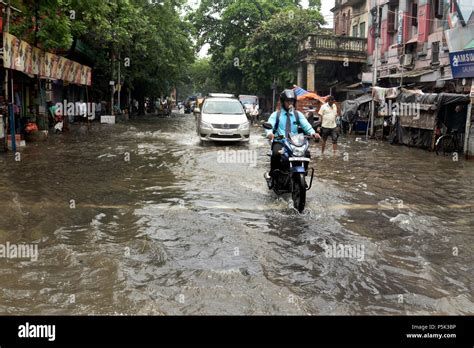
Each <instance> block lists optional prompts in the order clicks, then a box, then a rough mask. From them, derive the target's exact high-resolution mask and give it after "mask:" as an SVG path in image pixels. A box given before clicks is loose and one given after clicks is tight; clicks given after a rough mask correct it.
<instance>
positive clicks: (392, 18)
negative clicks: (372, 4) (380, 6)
mask: <svg viewBox="0 0 474 348" xmlns="http://www.w3.org/2000/svg"><path fill="white" fill-rule="evenodd" d="M387 19H388V28H387V32H389V33H390V34H393V33H395V32H396V31H397V15H396V11H395V8H393V7H389V8H388V14H387Z"/></svg>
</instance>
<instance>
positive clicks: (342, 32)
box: [341, 13, 347, 35]
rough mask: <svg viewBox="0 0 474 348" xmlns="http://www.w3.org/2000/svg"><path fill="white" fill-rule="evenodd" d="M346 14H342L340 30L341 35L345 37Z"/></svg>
mask: <svg viewBox="0 0 474 348" xmlns="http://www.w3.org/2000/svg"><path fill="white" fill-rule="evenodd" d="M346 20H347V19H346V14H345V13H343V14H342V28H341V35H346Z"/></svg>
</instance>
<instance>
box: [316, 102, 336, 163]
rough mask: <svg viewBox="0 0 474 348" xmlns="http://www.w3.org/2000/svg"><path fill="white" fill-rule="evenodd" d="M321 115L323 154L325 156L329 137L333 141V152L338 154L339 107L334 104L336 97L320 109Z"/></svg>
mask: <svg viewBox="0 0 474 348" xmlns="http://www.w3.org/2000/svg"><path fill="white" fill-rule="evenodd" d="M319 115H320V116H321V137H322V138H323V141H322V144H321V153H322V154H324V149H325V148H326V141H327V140H328V137H329V136H331V140H332V152H333V154H336V150H337V137H338V134H337V131H336V128H337V124H336V117H337V106H336V104H334V97H333V96H332V95H331V96H329V99H328V101H327V103H325V104H323V105H322V106H321V108H320V109H319Z"/></svg>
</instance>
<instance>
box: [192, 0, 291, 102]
mask: <svg viewBox="0 0 474 348" xmlns="http://www.w3.org/2000/svg"><path fill="white" fill-rule="evenodd" d="M298 9H300V5H299V1H295V0H202V1H201V4H200V6H199V8H198V9H197V10H196V11H195V12H193V13H192V14H191V15H190V16H189V19H190V21H191V23H193V25H194V29H195V35H196V37H197V47H201V46H202V45H204V44H206V43H207V44H209V45H210V48H209V54H211V56H212V58H211V61H212V65H213V66H215V70H216V71H217V75H218V76H219V79H220V81H221V87H222V89H223V90H225V91H228V92H232V93H236V94H238V93H240V92H243V91H245V90H246V86H244V85H243V78H244V74H243V72H242V69H241V68H242V67H241V62H242V60H243V57H244V54H245V52H244V49H245V47H246V46H247V42H248V40H249V39H250V37H251V36H252V33H253V32H254V31H255V30H257V29H258V28H259V27H260V26H261V25H262V23H265V22H266V21H268V20H269V19H270V18H272V16H274V15H276V14H277V13H279V12H281V11H285V10H294V11H296V10H298Z"/></svg>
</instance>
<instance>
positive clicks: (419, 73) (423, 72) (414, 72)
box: [380, 69, 434, 79]
mask: <svg viewBox="0 0 474 348" xmlns="http://www.w3.org/2000/svg"><path fill="white" fill-rule="evenodd" d="M433 71H434V70H431V69H430V70H409V71H405V72H403V73H401V72H399V73H396V74H391V75H387V76H381V77H380V78H381V79H387V78H393V79H398V78H400V77H402V75H403V78H410V77H418V76H422V75H426V74H431V73H432V72H433Z"/></svg>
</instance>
